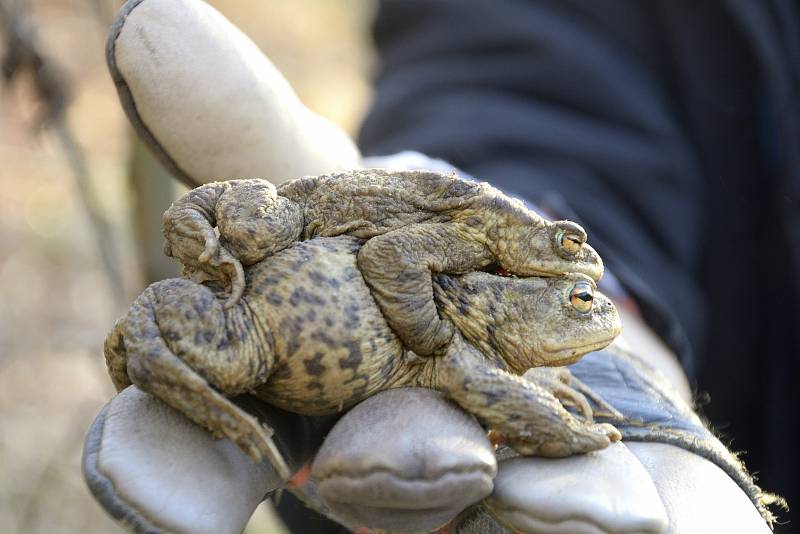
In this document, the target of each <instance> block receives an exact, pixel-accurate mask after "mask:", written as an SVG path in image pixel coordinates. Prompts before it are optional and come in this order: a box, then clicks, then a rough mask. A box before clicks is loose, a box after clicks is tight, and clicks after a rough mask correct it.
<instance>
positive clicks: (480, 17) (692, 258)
mask: <svg viewBox="0 0 800 534" xmlns="http://www.w3.org/2000/svg"><path fill="white" fill-rule="evenodd" d="M374 38H375V43H376V46H377V50H378V53H379V59H380V71H379V75H378V77H377V81H376V95H375V101H374V105H373V107H372V109H371V111H370V113H369V115H368V117H367V119H366V121H365V123H364V125H363V128H362V131H361V134H360V145H361V147H362V149H363V151H364V153H365V154H367V155H378V154H389V153H393V152H397V151H401V150H418V151H420V152H423V153H425V154H427V155H429V156H433V157H439V158H443V159H445V160H447V161H449V162H451V163H453V164H454V165H456V166H458V167H460V168H462V169H463V170H465V171H467V172H469V173H470V174H472V175H473V176H475V177H477V178H478V179H481V180H485V181H489V182H491V183H493V184H494V185H496V186H497V187H499V188H501V189H503V190H505V191H506V192H508V193H510V194H512V195H516V196H521V197H524V198H526V199H527V200H530V201H533V202H541V201H543V200H545V201H546V199H547V198H548V196H549V195H552V194H553V193H556V194H558V195H560V197H563V199H564V201H565V202H566V204H568V205H569V206H570V207H571V209H572V210H574V211H575V212H576V214H577V216H578V218H579V220H580V222H581V223H582V224H584V225H585V226H586V228H587V230H588V232H589V236H590V237H589V240H590V243H592V244H593V245H594V246H595V248H597V249H598V250H599V251H600V253H601V255H602V256H603V258H604V260H605V262H606V264H607V266H608V268H609V269H610V270H611V271H612V272H614V273H615V275H617V277H619V278H620V279H621V281H622V282H623V284H624V285H625V286H626V288H627V289H628V290H629V291H630V292H631V293H632V294H633V295H635V296H636V298H637V300H638V302H639V305H640V308H641V309H642V313H643V315H644V316H645V319H646V320H647V321H648V322H649V323H650V324H651V326H653V327H654V328H655V329H656V331H657V332H658V333H659V334H660V335H661V336H662V337H663V338H664V340H665V341H666V342H667V343H668V344H669V345H670V346H671V347H672V348H673V350H675V351H676V352H677V353H678V354H679V356H680V357H681V360H682V362H683V363H684V366H685V367H687V370H688V371H689V372H690V373H691V371H692V369H693V367H694V362H693V361H692V356H691V354H692V352H693V351H692V347H695V348H696V347H701V346H702V344H703V339H702V333H703V331H704V322H705V313H704V306H705V304H704V301H703V299H702V297H701V291H700V290H699V288H698V287H697V284H696V282H695V281H694V277H693V272H694V271H695V270H696V269H698V264H699V258H700V256H701V254H702V250H701V239H700V238H699V237H700V235H701V234H702V232H703V228H702V225H703V220H702V209H703V204H704V197H705V195H706V191H705V190H704V186H703V180H702V177H701V171H700V170H699V167H698V164H697V161H696V155H695V154H694V153H693V148H692V143H691V140H690V139H689V135H688V134H687V132H686V131H685V130H684V125H683V117H682V116H681V110H680V109H679V106H678V105H677V103H676V99H675V97H674V95H673V94H671V90H672V88H673V85H672V84H671V80H670V72H671V68H670V63H671V60H670V55H669V53H668V51H667V50H668V47H666V46H665V43H664V42H663V40H662V39H663V38H662V35H661V28H660V22H659V13H658V8H657V4H656V3H655V2H653V3H650V2H624V1H611V0H609V1H604V2H577V1H572V0H552V1H538V2H524V1H518V0H505V1H503V2H487V1H485V0H395V1H391V0H387V1H384V2H382V3H381V5H380V9H379V12H378V14H377V19H376V21H375V25H374Z"/></svg>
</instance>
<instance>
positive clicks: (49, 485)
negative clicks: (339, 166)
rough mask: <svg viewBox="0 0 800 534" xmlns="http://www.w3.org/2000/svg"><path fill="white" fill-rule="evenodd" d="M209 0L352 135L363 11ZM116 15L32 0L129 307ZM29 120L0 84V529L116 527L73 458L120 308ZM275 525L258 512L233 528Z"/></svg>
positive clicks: (94, 3)
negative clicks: (68, 97)
mask: <svg viewBox="0 0 800 534" xmlns="http://www.w3.org/2000/svg"><path fill="white" fill-rule="evenodd" d="M209 3H211V4H212V5H214V6H215V7H217V8H218V9H219V10H220V11H222V13H224V14H225V15H226V16H227V17H228V18H229V19H231V20H232V21H233V22H234V23H235V24H237V25H239V27H240V28H242V29H243V30H244V31H245V33H247V34H248V35H249V36H251V38H253V40H254V41H256V43H257V44H258V45H259V46H261V48H262V50H264V51H265V53H266V54H267V55H268V56H269V57H270V58H271V59H272V60H273V62H274V63H275V64H276V65H277V67H278V68H279V69H280V70H281V71H282V72H283V73H284V74H285V75H286V76H287V78H288V79H289V80H290V82H291V83H292V84H293V86H294V87H295V90H296V91H297V92H298V94H299V95H300V98H301V99H302V100H303V101H304V102H305V103H306V105H308V106H309V107H311V108H312V109H314V110H315V111H317V112H319V113H321V114H323V115H325V116H328V117H330V118H331V119H333V120H335V121H337V122H338V123H339V124H341V125H343V126H344V127H345V128H346V129H348V130H349V131H351V132H353V131H355V129H356V128H357V126H358V123H359V121H360V119H361V116H362V114H363V112H364V109H365V108H366V105H367V103H368V100H369V68H370V62H371V56H370V51H369V39H368V33H367V29H368V26H369V22H370V18H371V16H372V4H371V2H369V1H367V0H303V1H297V0H265V1H260V2H252V1H245V0H211V1H210V2H209ZM116 5H118V4H116V3H115V2H113V1H111V0H108V3H107V4H104V3H103V0H32V7H33V12H34V14H35V16H36V20H37V22H38V23H39V41H40V43H41V45H42V51H43V52H44V53H45V54H47V55H48V56H50V57H52V58H53V59H54V60H55V61H56V63H57V64H58V65H60V66H61V67H62V68H63V69H64V70H65V71H66V73H67V75H68V77H69V80H70V81H71V83H72V93H73V95H74V100H73V102H72V105H71V106H70V108H69V114H68V119H69V123H70V125H71V127H72V130H73V132H74V133H75V134H76V136H77V138H78V141H79V143H80V145H81V146H82V148H83V149H84V150H85V152H86V156H87V158H88V162H89V165H90V169H91V173H92V178H93V185H94V187H95V189H96V190H97V191H98V192H99V195H100V197H101V203H102V206H101V208H102V211H103V212H104V214H105V216H106V217H107V218H108V219H109V220H110V221H111V223H112V225H113V232H114V238H115V242H116V245H117V248H118V252H119V255H120V257H121V262H122V263H121V264H122V265H123V271H124V272H123V274H124V278H125V286H126V287H125V294H126V295H127V299H128V302H130V301H132V299H133V298H134V297H135V295H136V294H138V293H139V292H140V291H141V289H142V288H143V284H144V281H143V277H142V275H141V274H140V273H141V270H140V264H139V263H140V262H139V261H138V259H137V257H136V253H135V252H134V248H133V243H134V240H133V238H132V237H131V228H132V223H131V214H132V213H133V212H134V210H136V209H139V208H137V207H136V205H135V200H134V199H133V198H132V195H131V193H130V191H131V188H130V186H129V184H128V181H127V169H128V161H129V158H130V153H131V148H130V146H131V139H132V133H131V131H130V129H129V128H128V126H127V122H126V120H125V118H124V115H123V113H122V110H121V108H120V106H119V104H118V101H117V95H116V91H115V89H114V87H113V84H112V83H111V80H110V78H109V75H108V73H107V71H106V68H105V62H104V46H105V37H106V29H107V28H108V25H109V23H110V20H111V19H110V17H112V16H113V12H114V11H115V9H116ZM2 47H3V45H2V44H0V53H1V52H2V50H3V48H2ZM35 116H36V108H35V103H34V100H33V98H32V95H31V91H30V87H25V86H24V84H23V85H22V86H12V87H5V88H2V89H0V532H2V533H16V532H19V533H44V532H59V533H72V532H75V533H77V532H82V533H83V532H93V533H103V532H120V529H119V528H118V527H116V526H115V525H114V523H113V522H112V521H111V520H110V519H109V518H107V517H106V515H105V513H104V512H103V511H102V510H101V509H100V507H99V506H98V505H97V504H96V503H95V502H94V501H93V499H92V498H91V496H90V494H89V492H88V490H87V488H86V485H85V484H84V482H83V478H82V475H81V471H80V456H81V450H82V445H83V438H84V435H85V432H86V430H87V428H88V427H89V425H90V423H91V422H92V420H93V419H94V417H95V415H96V414H97V413H98V412H99V411H100V409H101V408H102V406H103V405H104V404H105V403H106V402H107V401H108V400H109V399H110V398H111V397H112V396H113V394H114V390H113V388H112V386H111V382H110V380H109V379H108V378H107V376H106V371H105V365H104V361H103V355H102V343H103V340H104V338H105V335H106V333H107V332H108V330H109V329H110V328H111V326H112V325H113V323H114V321H115V320H116V318H117V317H118V316H120V315H121V314H122V313H123V311H124V310H123V309H122V308H121V307H120V306H119V305H118V304H116V303H115V302H114V299H113V298H112V296H111V292H110V290H109V284H108V280H107V278H106V276H105V273H104V271H103V269H102V264H101V261H100V257H99V255H98V252H97V246H96V244H95V243H94V242H93V238H92V232H91V228H90V227H89V219H88V217H87V215H86V213H85V212H84V210H83V207H82V204H81V202H80V197H79V195H78V190H77V187H76V182H75V178H74V176H73V175H72V173H71V171H70V169H69V167H68V166H67V164H66V159H65V157H64V154H63V153H62V151H61V149H60V146H59V145H58V144H57V143H56V142H55V140H54V139H53V138H52V137H51V136H50V135H49V134H48V133H47V132H44V133H43V134H42V135H36V134H34V133H32V131H31V125H32V124H33V123H34V122H35ZM160 246H161V244H160V243H159V244H158V247H159V248H160ZM279 531H280V529H278V527H276V526H275V524H274V523H272V522H271V520H269V519H268V518H267V514H266V513H259V512H257V513H256V515H255V516H254V519H253V521H251V524H250V525H249V526H248V529H247V531H246V532H248V533H250V534H254V533H257V532H259V533H264V532H279Z"/></svg>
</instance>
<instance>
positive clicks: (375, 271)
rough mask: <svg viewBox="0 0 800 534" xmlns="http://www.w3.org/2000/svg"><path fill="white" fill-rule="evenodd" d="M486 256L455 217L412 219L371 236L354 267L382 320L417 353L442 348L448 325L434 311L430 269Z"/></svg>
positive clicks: (458, 267)
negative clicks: (437, 220)
mask: <svg viewBox="0 0 800 534" xmlns="http://www.w3.org/2000/svg"><path fill="white" fill-rule="evenodd" d="M489 262H490V257H489V252H488V250H487V249H486V247H484V246H483V244H481V243H480V242H479V241H478V240H477V239H475V238H474V237H472V236H471V235H470V231H469V228H468V227H466V226H465V225H460V224H457V223H420V224H412V225H409V226H406V227H403V228H400V229H397V230H394V231H391V232H388V233H386V234H382V235H379V236H376V237H373V238H371V239H370V240H369V241H367V242H366V243H365V244H364V246H363V247H361V250H360V251H359V253H358V267H359V270H360V271H361V274H362V275H363V276H364V280H366V282H367V284H369V286H370V288H371V290H372V296H373V297H374V298H375V301H376V302H377V303H378V305H379V306H380V308H381V311H382V312H383V314H384V316H385V317H386V321H387V322H388V323H389V325H390V326H391V327H392V329H393V330H394V331H395V333H396V334H397V335H398V337H400V339H401V340H402V341H403V343H404V344H405V346H406V347H407V348H409V349H411V350H413V351H414V352H415V353H417V354H419V355H421V356H428V355H432V354H436V353H437V352H439V351H441V350H443V349H444V348H445V347H446V345H447V343H448V342H449V341H450V339H451V338H452V337H453V325H452V324H450V322H449V321H448V320H446V319H442V318H440V317H439V312H438V311H437V309H436V304H435V302H434V300H433V282H432V279H431V276H432V273H434V272H436V273H452V274H455V273H459V272H466V271H471V270H474V269H477V268H479V267H481V266H483V265H486V264H488V263H489Z"/></svg>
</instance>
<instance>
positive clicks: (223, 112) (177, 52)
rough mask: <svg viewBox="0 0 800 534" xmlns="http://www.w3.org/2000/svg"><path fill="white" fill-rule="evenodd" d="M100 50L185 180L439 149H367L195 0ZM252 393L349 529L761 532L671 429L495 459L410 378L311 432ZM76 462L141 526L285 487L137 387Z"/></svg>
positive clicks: (724, 478) (310, 495)
mask: <svg viewBox="0 0 800 534" xmlns="http://www.w3.org/2000/svg"><path fill="white" fill-rule="evenodd" d="M108 63H109V67H110V69H111V73H112V77H113V78H114V81H115V83H116V85H117V88H118V90H119V94H120V100H121V103H122V106H123V107H124V109H125V111H126V113H127V114H128V117H129V119H130V121H131V122H132V124H133V125H134V127H135V128H136V130H137V132H138V133H139V134H140V136H141V137H142V138H143V139H144V140H145V142H146V143H147V144H148V146H149V147H150V148H151V149H152V150H153V152H154V153H156V155H157V156H158V157H159V158H160V159H161V161H162V162H163V163H164V164H165V165H166V166H167V167H168V168H169V169H170V170H171V171H172V172H173V173H174V174H175V176H176V177H178V178H179V179H181V180H182V181H183V182H185V183H186V184H188V185H199V184H201V183H205V182H209V181H213V180H218V179H226V178H240V177H260V178H267V179H270V180H272V181H274V182H276V183H278V182H280V181H283V180H285V179H288V178H295V177H298V176H302V175H314V174H322V173H325V172H330V171H334V170H336V169H343V168H353V167H357V166H361V165H365V166H370V165H374V164H380V165H387V164H389V165H392V166H397V167H404V168H409V167H411V168H414V167H426V168H431V167H434V168H435V169H436V170H441V169H442V168H443V167H440V166H441V165H446V164H445V163H443V162H435V161H432V160H429V159H427V158H425V157H424V156H421V155H418V154H403V155H401V156H398V157H395V158H392V159H390V160H382V161H380V162H375V161H371V162H370V161H363V162H362V161H361V159H360V155H359V153H358V150H357V149H356V148H355V145H354V144H353V142H352V140H350V139H349V137H348V136H347V135H346V134H345V133H344V132H343V131H341V129H339V128H338V127H337V126H335V125H333V124H332V123H330V122H329V121H327V120H325V119H323V118H321V117H319V116H317V115H315V114H313V113H312V112H310V111H309V110H308V109H306V108H305V107H304V106H303V105H302V103H300V101H299V100H298V99H297V97H296V96H295V94H294V92H293V91H292V89H291V87H290V86H289V84H288V83H287V82H286V80H285V79H284V78H283V77H282V76H281V74H280V73H279V72H278V71H277V70H276V69H275V67H274V66H273V65H272V64H271V63H270V61H269V60H268V59H267V58H266V57H264V56H263V55H262V54H261V53H260V51H259V50H258V49H257V48H256V47H255V45H254V44H253V43H252V42H251V41H250V40H249V39H248V38H247V37H246V36H244V35H243V34H242V33H241V32H240V31H239V30H238V29H236V28H235V27H234V26H233V25H231V24H230V23H229V22H228V21H227V20H226V19H225V18H224V17H223V16H222V15H221V14H220V13H218V12H217V11H216V10H214V9H213V8H211V7H210V6H208V5H207V4H205V3H204V2H202V1H200V0H129V2H128V3H126V4H125V6H124V7H123V8H122V10H121V11H120V14H119V15H118V17H117V20H116V22H115V24H114V26H113V28H112V31H111V35H110V37H109V43H108ZM109 326H110V325H109ZM622 393H624V392H622ZM655 402H660V401H659V400H657V401H655ZM398 406H402V407H403V409H402V410H398V409H397V407H398ZM248 408H249V409H251V411H253V412H254V413H256V414H257V415H258V416H259V417H262V418H263V419H264V420H265V421H268V422H269V424H270V426H273V427H275V428H276V429H277V434H276V441H277V442H278V446H279V448H281V450H282V452H283V453H284V455H285V456H286V457H287V458H288V459H289V463H290V466H291V467H292V468H293V469H295V470H297V471H298V472H299V473H300V474H299V475H298V476H296V477H295V481H301V480H303V479H304V478H306V477H304V476H302V475H305V474H308V473H309V472H310V474H311V478H310V480H309V481H308V482H307V483H305V484H302V485H298V487H296V488H294V489H295V491H296V492H297V493H298V494H300V495H301V496H303V497H304V498H305V499H306V500H307V502H308V503H309V505H310V506H313V507H315V508H317V509H318V510H320V511H322V512H323V513H325V514H327V515H328V516H329V517H332V518H334V519H336V520H338V521H340V522H342V523H343V524H346V525H348V526H351V527H357V526H370V527H380V528H384V529H393V530H398V531H424V530H431V529H434V528H437V527H439V526H441V525H443V524H444V523H447V522H449V521H452V520H454V518H456V516H459V514H461V515H460V516H459V518H458V519H456V520H455V522H454V523H452V524H454V525H457V527H456V528H457V529H458V531H459V532H491V531H497V532H504V531H507V530H506V528H513V529H516V530H519V531H524V532H553V533H556V532H665V531H670V532H760V531H766V530H767V527H766V524H765V523H764V521H763V520H762V519H761V517H760V516H759V515H758V512H757V510H756V508H755V507H754V506H752V505H751V503H750V501H749V500H748V497H747V495H746V494H745V493H744V492H743V491H742V490H741V489H740V486H737V484H736V483H734V482H733V480H732V479H731V478H729V477H728V475H726V474H725V472H723V471H722V470H721V469H720V468H719V467H717V466H716V465H714V464H713V463H712V462H710V461H709V460H707V459H706V458H703V457H701V456H698V455H696V454H694V453H692V452H687V451H686V450H683V449H681V448H678V447H676V446H673V445H668V444H662V443H643V442H624V443H617V444H614V445H613V446H612V447H610V448H609V449H607V450H605V451H602V452H598V453H593V454H589V455H584V456H579V457H573V458H568V459H562V460H547V459H540V458H505V457H503V456H502V451H501V460H500V461H499V463H498V460H497V459H496V457H495V451H494V449H493V448H492V446H491V445H490V443H489V442H488V440H487V438H486V435H485V433H484V432H483V430H482V429H481V427H480V426H479V425H478V423H477V422H476V421H475V420H474V419H473V418H472V417H471V416H468V415H466V414H464V413H463V412H462V411H461V410H459V409H458V408H456V407H455V406H453V405H452V404H450V403H449V402H447V401H445V400H444V399H442V398H441V397H439V396H438V395H436V394H433V393H431V392H429V391H427V390H414V389H407V390H396V391H389V392H384V393H381V394H379V395H376V396H375V397H373V398H371V399H369V400H367V401H365V402H364V403H362V404H361V405H359V406H358V407H356V408H354V409H353V410H352V411H351V412H349V413H348V414H347V415H346V416H345V417H344V418H342V419H341V420H340V421H339V422H338V423H336V425H335V426H333V430H332V431H331V432H330V434H329V435H328V438H327V440H326V441H325V443H324V444H323V445H322V446H321V448H320V442H321V440H322V437H323V436H324V435H325V434H326V433H327V432H328V430H329V429H330V428H331V425H332V424H333V421H332V420H331V419H330V418H328V419H325V418H322V419H320V418H304V417H300V416H292V415H289V414H285V413H280V411H274V410H271V409H269V408H268V407H265V406H263V405H258V403H251V404H248ZM317 449H319V452H318V454H316V460H314V462H313V464H311V463H310V462H311V461H312V459H313V458H314V456H315V453H316V452H317ZM84 472H85V474H86V479H87V482H88V483H89V486H90V488H91V489H92V491H93V493H94V495H95V496H96V497H97V499H98V501H99V502H100V503H101V505H102V506H103V507H104V508H105V509H106V510H107V511H108V512H109V513H110V514H111V515H112V516H114V517H115V518H117V519H118V520H119V522H120V523H121V524H122V525H124V526H126V527H128V528H130V529H131V530H134V531H138V532H159V531H176V532H239V531H241V529H242V528H244V525H245V524H246V522H247V520H248V518H249V517H250V515H251V514H252V512H253V510H254V509H255V507H256V506H257V504H258V503H259V502H260V501H261V500H262V499H263V498H264V497H265V496H266V495H268V494H269V493H270V492H272V491H274V490H276V489H278V487H279V485H278V481H277V478H276V477H275V475H274V473H273V472H272V470H271V468H270V467H268V466H266V465H263V464H262V465H254V464H252V463H251V462H250V460H249V459H248V458H247V457H246V456H244V455H243V454H242V453H241V451H240V450H239V449H238V448H237V447H235V446H233V445H232V444H231V443H229V442H226V441H224V440H214V439H212V438H211V437H210V436H209V435H208V434H207V433H206V432H205V431H204V430H202V429H200V428H198V427H196V426H194V425H193V424H192V423H191V422H189V421H188V420H186V419H185V418H184V417H183V416H182V415H180V414H178V413H177V412H175V411H174V410H172V409H171V408H169V407H166V406H165V405H163V404H162V403H161V402H160V401H158V400H156V399H153V398H151V397H149V396H147V395H146V394H144V393H142V392H140V391H138V390H136V389H135V388H132V387H131V388H129V389H127V390H125V391H123V392H122V393H120V394H119V395H118V396H117V397H115V398H114V399H113V400H112V401H111V402H110V403H109V404H108V406H107V407H106V408H105V409H104V410H103V412H101V414H100V415H99V416H98V418H97V420H96V421H95V423H94V424H93V426H92V428H91V430H90V432H89V435H88V437H87V441H86V447H85V454H84ZM298 484H299V482H298ZM465 510H466V511H465ZM462 512H463V513H462Z"/></svg>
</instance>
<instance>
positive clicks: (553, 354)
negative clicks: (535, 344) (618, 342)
mask: <svg viewBox="0 0 800 534" xmlns="http://www.w3.org/2000/svg"><path fill="white" fill-rule="evenodd" d="M615 337H616V336H609V337H606V338H603V339H601V340H598V341H595V342H592V343H581V344H578V345H567V346H565V345H549V344H544V345H543V346H542V352H543V353H544V354H546V358H547V362H548V365H568V364H570V363H574V362H576V361H578V360H579V359H580V358H581V357H582V356H583V355H584V354H588V353H590V352H594V351H596V350H600V349H603V348H605V347H607V346H608V345H610V344H611V342H612V341H614V338H615Z"/></svg>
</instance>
